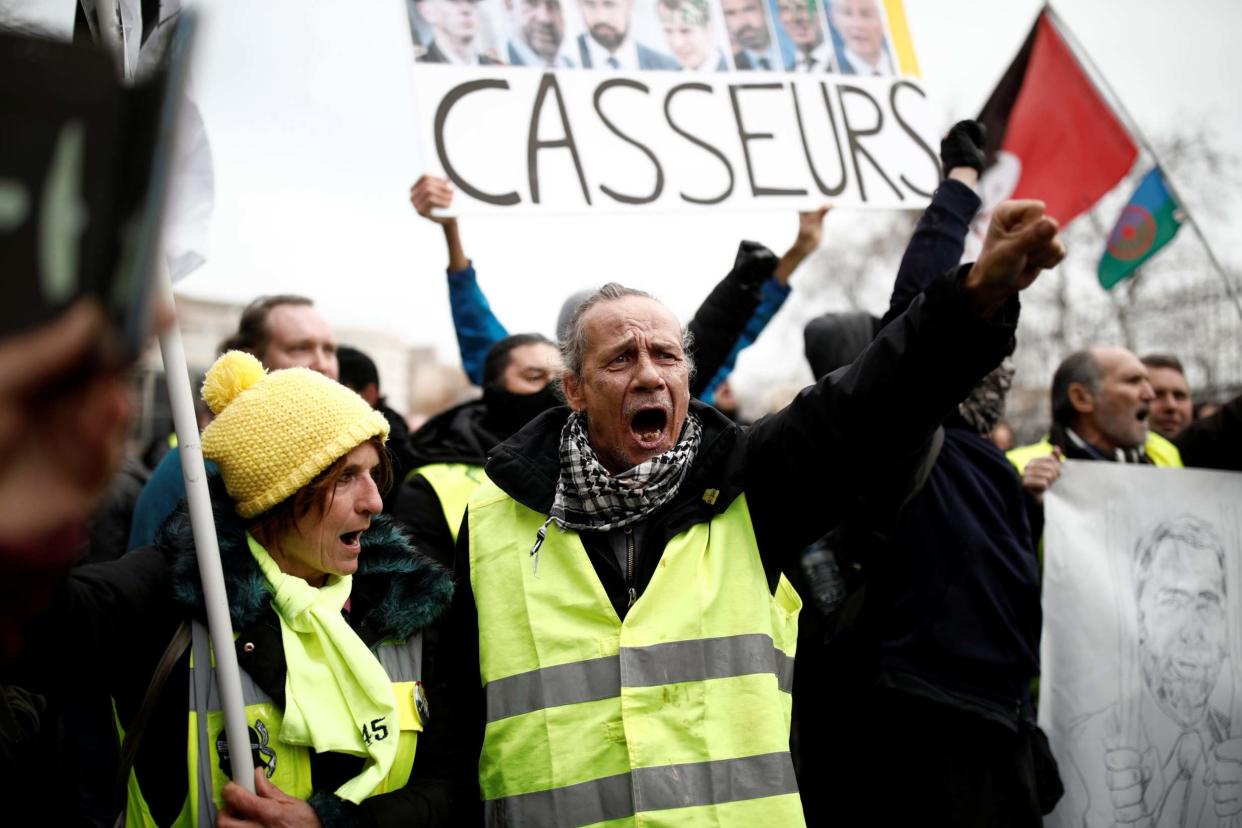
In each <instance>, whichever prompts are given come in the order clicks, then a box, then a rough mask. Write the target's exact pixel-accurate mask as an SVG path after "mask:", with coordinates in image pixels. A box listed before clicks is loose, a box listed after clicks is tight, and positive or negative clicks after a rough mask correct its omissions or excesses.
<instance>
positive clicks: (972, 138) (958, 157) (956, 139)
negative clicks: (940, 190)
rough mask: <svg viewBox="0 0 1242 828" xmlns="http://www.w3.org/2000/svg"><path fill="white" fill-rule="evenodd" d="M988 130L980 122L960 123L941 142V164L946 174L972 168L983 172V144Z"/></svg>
mask: <svg viewBox="0 0 1242 828" xmlns="http://www.w3.org/2000/svg"><path fill="white" fill-rule="evenodd" d="M986 135H987V130H986V129H985V128H984V126H983V124H981V123H979V122H978V121H958V122H957V123H956V124H954V125H953V128H952V129H950V130H949V133H948V134H947V135H945V136H944V138H942V139H941V140H940V163H941V164H943V165H944V174H945V175H948V174H949V170H951V169H953V168H954V167H972V168H974V169H975V170H976V171H977V172H980V173H981V172H983V143H984V140H985V137H986Z"/></svg>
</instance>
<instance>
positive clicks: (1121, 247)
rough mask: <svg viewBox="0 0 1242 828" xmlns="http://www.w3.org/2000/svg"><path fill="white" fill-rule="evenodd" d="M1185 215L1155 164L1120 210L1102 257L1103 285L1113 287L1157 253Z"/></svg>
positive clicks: (1100, 270) (1172, 235)
mask: <svg viewBox="0 0 1242 828" xmlns="http://www.w3.org/2000/svg"><path fill="white" fill-rule="evenodd" d="M1184 220H1185V215H1184V214H1183V212H1182V208H1181V205H1179V204H1178V203H1177V199H1175V198H1174V197H1173V193H1172V192H1170V191H1169V185H1168V182H1166V181H1165V180H1164V173H1163V172H1161V171H1160V168H1159V167H1155V168H1153V169H1152V171H1151V172H1149V173H1148V174H1147V175H1145V176H1143V180H1142V182H1141V183H1140V184H1139V186H1138V189H1137V190H1135V191H1134V195H1132V196H1130V202H1129V203H1128V204H1126V206H1125V208H1124V209H1123V210H1122V211H1121V216H1120V217H1118V219H1117V225H1116V226H1115V227H1114V228H1113V232H1112V233H1110V234H1109V236H1108V247H1107V249H1105V251H1104V255H1103V256H1102V257H1101V258H1100V269H1099V273H1098V275H1099V279H1100V286H1101V287H1102V288H1104V289H1105V290H1111V289H1112V288H1113V287H1114V286H1115V285H1116V284H1117V283H1118V282H1120V281H1121V280H1122V279H1125V278H1126V277H1127V276H1129V275H1130V274H1132V273H1133V272H1134V271H1135V270H1137V269H1138V266H1139V265H1141V264H1142V263H1143V262H1145V261H1147V260H1148V259H1150V258H1151V257H1152V256H1154V255H1156V253H1157V251H1159V250H1160V248H1162V247H1164V246H1165V245H1166V244H1168V243H1169V242H1170V241H1172V239H1173V237H1174V236H1176V235H1177V231H1178V229H1180V228H1181V226H1182V222H1183V221H1184Z"/></svg>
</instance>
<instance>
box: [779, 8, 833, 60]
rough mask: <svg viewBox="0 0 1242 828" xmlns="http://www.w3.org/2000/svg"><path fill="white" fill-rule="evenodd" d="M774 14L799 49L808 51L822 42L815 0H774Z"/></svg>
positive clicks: (821, 30)
mask: <svg viewBox="0 0 1242 828" xmlns="http://www.w3.org/2000/svg"><path fill="white" fill-rule="evenodd" d="M776 14H777V18H778V19H779V20H780V23H781V27H782V28H783V29H784V30H785V33H786V34H787V35H789V39H790V40H791V41H792V42H793V45H794V46H795V47H796V48H797V49H798V50H799V51H802V52H809V51H811V50H812V49H814V48H815V47H816V46H818V45H819V44H821V43H823V42H824V30H823V28H821V26H820V23H819V6H818V4H817V3H816V0H776Z"/></svg>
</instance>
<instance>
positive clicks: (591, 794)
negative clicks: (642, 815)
mask: <svg viewBox="0 0 1242 828" xmlns="http://www.w3.org/2000/svg"><path fill="white" fill-rule="evenodd" d="M636 791H638V792H641V794H642V800H641V802H635V799H634V793H633V792H636ZM779 794H785V795H792V796H795V797H796V796H797V794H798V780H797V779H796V778H795V777H794V769H793V763H792V762H790V761H789V754H788V753H787V752H784V751H782V752H779V753H768V754H763V755H761V756H744V757H742V758H740V759H721V760H718V761H715V762H695V763H692V764H684V765H663V766H660V767H654V768H638V769H636V770H634V771H633V772H631V773H622V774H618V775H616V776H607V777H604V778H603V779H592V780H590V781H589V782H580V783H578V784H576V785H567V786H566V787H564V788H555V789H553V790H548V791H538V792H536V793H528V794H519V795H517V796H511V797H508V798H506V799H503V800H500V801H498V802H488V803H486V805H487V822H488V824H489V825H504V826H515V828H518V827H519V826H520V827H521V828H525V826H543V825H591V824H594V823H596V822H604V821H606V820H612V819H624V818H626V817H631V816H633V815H634V813H635V812H636V811H665V810H670V809H673V808H692V807H703V806H708V805H717V804H721V803H726V802H739V801H745V800H749V799H760V798H763V797H769V796H774V795H779ZM752 824H763V825H787V824H792V823H784V822H779V821H776V819H773V821H772V822H767V821H766V819H765V820H761V821H759V822H755V823H752ZM799 824H801V823H800V822H799Z"/></svg>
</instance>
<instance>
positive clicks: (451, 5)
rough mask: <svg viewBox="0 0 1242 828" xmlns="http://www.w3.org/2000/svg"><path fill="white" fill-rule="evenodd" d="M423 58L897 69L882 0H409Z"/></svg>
mask: <svg viewBox="0 0 1242 828" xmlns="http://www.w3.org/2000/svg"><path fill="white" fill-rule="evenodd" d="M407 5H408V6H409V13H410V33H411V37H412V38H413V41H414V46H415V55H416V59H417V60H418V61H419V62H420V63H450V64H457V65H471V66H479V65H483V66H486V65H508V66H534V67H539V68H544V69H548V68H552V69H573V68H582V69H603V70H606V71H607V70H613V71H624V72H635V71H644V70H648V69H663V70H684V71H697V72H728V71H765V70H766V71H772V70H777V71H789V72H833V73H838V74H843V75H880V76H888V75H895V74H898V67H897V61H896V56H895V53H894V51H893V47H892V42H893V41H892V36H891V33H890V29H889V21H888V19H887V16H886V14H885V11H884V5H883V3H882V2H881V0H407Z"/></svg>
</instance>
